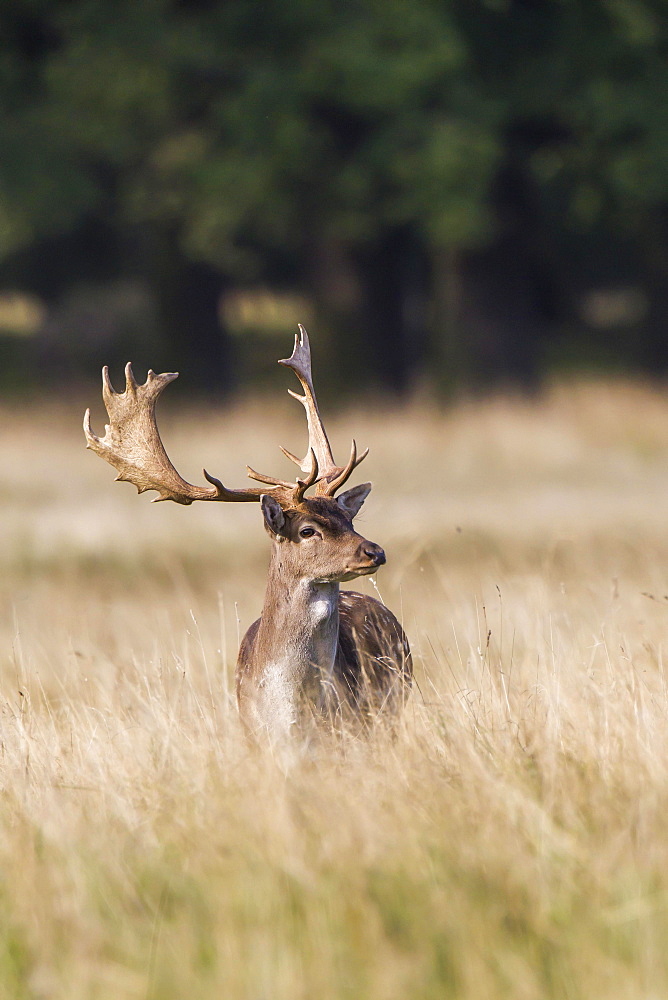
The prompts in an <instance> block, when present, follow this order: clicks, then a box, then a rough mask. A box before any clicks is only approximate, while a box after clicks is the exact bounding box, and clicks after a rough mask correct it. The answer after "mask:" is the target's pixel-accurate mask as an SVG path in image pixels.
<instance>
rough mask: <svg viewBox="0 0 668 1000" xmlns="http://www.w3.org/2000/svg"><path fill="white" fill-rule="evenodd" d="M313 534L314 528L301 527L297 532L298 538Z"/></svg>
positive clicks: (309, 536) (311, 536) (310, 536)
mask: <svg viewBox="0 0 668 1000" xmlns="http://www.w3.org/2000/svg"><path fill="white" fill-rule="evenodd" d="M314 535H315V528H302V529H301V531H300V532H299V537H300V538H313V536H314Z"/></svg>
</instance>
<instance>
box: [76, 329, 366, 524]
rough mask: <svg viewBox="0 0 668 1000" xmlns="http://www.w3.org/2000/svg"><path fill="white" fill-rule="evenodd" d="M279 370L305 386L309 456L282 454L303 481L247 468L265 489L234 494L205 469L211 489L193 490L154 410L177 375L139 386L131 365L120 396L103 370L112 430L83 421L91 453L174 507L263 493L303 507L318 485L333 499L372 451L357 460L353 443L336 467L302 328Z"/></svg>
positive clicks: (321, 492) (251, 498) (167, 374)
mask: <svg viewBox="0 0 668 1000" xmlns="http://www.w3.org/2000/svg"><path fill="white" fill-rule="evenodd" d="M280 364H284V365H288V366H289V367H291V368H293V369H294V370H295V372H296V373H297V376H298V377H299V380H300V381H301V383H302V385H303V386H304V390H305V396H296V394H295V393H292V395H293V396H296V398H297V399H300V400H301V401H302V402H303V403H304V406H305V408H306V414H307V419H308V426H309V450H308V452H307V453H306V457H305V458H304V461H303V462H299V460H298V459H297V458H295V456H294V455H292V454H291V453H290V452H288V451H285V449H282V451H284V453H285V454H286V455H287V456H288V458H291V459H292V461H294V462H296V463H297V464H298V465H299V467H300V468H301V470H302V472H304V473H306V475H305V477H304V478H302V479H297V480H296V482H294V483H288V482H285V481H284V480H281V479H274V478H273V477H271V476H265V475H263V474H262V473H258V472H254V471H253V470H252V469H250V468H248V470H247V471H248V475H249V476H250V477H251V478H252V479H255V480H256V481H257V482H260V483H264V484H265V485H264V487H258V486H250V487H248V488H246V489H242V490H231V489H228V488H227V487H226V486H223V484H222V483H221V482H220V480H219V479H216V478H215V477H214V476H210V475H209V473H208V472H207V471H206V469H204V470H203V472H204V477H205V478H206V480H207V481H208V482H209V483H211V486H210V487H206V486H193V485H192V484H191V483H188V482H186V480H185V479H183V478H182V477H181V476H180V475H179V473H178V472H177V471H176V469H175V468H174V466H173V465H172V463H171V462H170V460H169V458H168V456H167V452H166V451H165V449H164V446H163V443H162V441H161V440H160V433H159V431H158V426H157V423H156V418H155V405H156V402H157V400H158V397H159V396H160V393H161V392H162V391H163V389H164V388H165V386H167V385H169V383H170V382H173V381H174V379H175V378H178V375H177V373H176V372H165V373H163V374H162V375H156V374H155V373H154V372H153V371H149V373H148V376H147V378H146V382H145V383H144V384H143V385H138V384H137V382H136V381H135V378H134V375H133V373H132V367H131V365H130V364H129V363H128V364H127V365H126V366H125V391H124V392H116V391H115V390H114V388H113V386H112V384H111V382H110V380H109V369H108V368H107V367H106V366H105V367H104V368H103V369H102V398H103V400H104V404H105V406H106V408H107V413H108V414H109V421H110V422H109V424H107V425H106V427H105V434H104V437H102V438H100V437H98V436H97V435H96V434H95V433H94V432H93V430H92V429H91V425H90V410H86V414H85V416H84V433H85V435H86V447H88V448H90V449H91V450H92V451H94V452H95V453H96V454H97V455H99V456H100V457H101V458H104V459H105V460H106V461H107V462H109V463H110V465H113V467H114V468H115V469H116V470H117V472H118V475H117V477H116V479H117V480H123V481H125V482H129V483H134V485H135V486H136V487H137V490H138V492H139V493H143V492H144V491H145V490H156V492H157V493H158V496H157V497H156V498H155V499H156V500H174V501H175V503H181V504H191V503H192V502H193V501H194V500H220V501H224V502H227V503H233V502H237V503H239V502H241V503H248V502H253V501H259V499H260V497H261V496H262V494H263V493H271V494H272V495H273V496H274V497H275V498H276V499H277V500H278V502H279V503H280V504H281V506H283V507H285V508H288V507H295V506H298V505H299V504H300V503H301V502H302V500H303V498H304V494H305V493H306V491H307V490H308V489H309V487H311V486H313V485H314V484H316V492H317V493H318V494H319V495H320V496H334V494H335V492H336V490H337V489H339V487H340V486H342V485H343V483H344V482H345V481H346V480H347V479H348V477H349V476H350V474H351V472H352V471H353V469H354V468H355V466H356V465H359V463H360V462H361V461H362V459H363V458H365V457H366V455H367V453H368V449H367V451H365V452H364V454H363V455H362V456H361V457H360V458H357V450H356V448H355V442H354V441H353V449H352V453H351V456H350V460H349V462H348V464H347V465H346V466H345V467H340V466H337V465H335V464H334V461H333V459H332V453H331V449H330V447H329V441H328V440H327V435H326V434H325V429H324V427H323V425H322V421H321V419H320V414H319V413H318V404H317V402H316V399H315V394H314V392H313V383H312V379H311V352H310V348H309V342H308V334H307V333H306V330H305V329H304V327H303V326H301V325H300V327H299V337H297V338H296V340H295V349H294V351H293V353H292V357H291V358H289V359H288V360H286V361H281V362H280Z"/></svg>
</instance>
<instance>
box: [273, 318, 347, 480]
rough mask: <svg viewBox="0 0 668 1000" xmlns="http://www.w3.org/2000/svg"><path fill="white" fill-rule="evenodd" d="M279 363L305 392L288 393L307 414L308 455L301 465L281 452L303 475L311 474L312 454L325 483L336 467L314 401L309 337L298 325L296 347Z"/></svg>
mask: <svg viewBox="0 0 668 1000" xmlns="http://www.w3.org/2000/svg"><path fill="white" fill-rule="evenodd" d="M278 363H279V365H285V366H286V368H292V370H293V371H294V373H295V375H296V376H297V378H298V379H299V381H300V382H301V384H302V388H303V390H304V395H303V396H300V395H299V393H297V392H293V391H292V389H288V392H289V393H290V395H291V396H293V397H294V398H295V399H298V400H299V402H300V403H301V404H302V406H303V407H304V409H305V410H306V421H307V423H308V451H307V452H306V455H305V456H304V458H303V460H302V461H301V462H300V461H299V459H298V458H297V457H296V456H295V455H293V454H292V452H289V451H286V450H285V449H283V448H282V449H281V451H283V453H284V454H285V455H287V457H288V458H289V459H290V460H291V461H292V462H294V463H295V465H298V466H299V468H300V469H301V470H302V472H306V473H308V472H309V470H310V453H311V451H313V452H314V454H315V456H316V458H317V460H318V467H319V469H320V476H321V478H323V479H326V478H327V477H328V476H331V475H332V473H334V472H338V466H337V465H335V463H334V459H333V457H332V449H331V448H330V444H329V440H328V439H327V434H326V432H325V428H324V426H323V423H322V418H321V416H320V411H319V410H318V402H317V400H316V397H315V391H314V389H313V377H312V375H311V345H310V343H309V339H308V333H307V332H306V330H305V329H304V327H303V326H302V324H301V323H300V324H299V333H298V334H296V335H295V346H294V350H293V351H292V354H291V355H290V357H289V358H284V359H283V360H281V361H279V362H278Z"/></svg>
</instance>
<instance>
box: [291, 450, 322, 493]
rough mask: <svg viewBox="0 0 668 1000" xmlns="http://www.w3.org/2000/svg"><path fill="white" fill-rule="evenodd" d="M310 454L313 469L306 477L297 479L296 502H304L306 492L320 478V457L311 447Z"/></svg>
mask: <svg viewBox="0 0 668 1000" xmlns="http://www.w3.org/2000/svg"><path fill="white" fill-rule="evenodd" d="M309 454H310V456H311V470H310V472H309V474H308V476H307V477H306V479H298V480H297V488H296V489H295V493H294V502H295V503H301V502H302V500H303V499H304V494H305V493H306V491H307V489H308V488H309V487H310V486H313V484H314V482H315V481H316V480H317V478H318V458H317V456H316V453H315V452H314V451H313V448H311V449H310V452H309Z"/></svg>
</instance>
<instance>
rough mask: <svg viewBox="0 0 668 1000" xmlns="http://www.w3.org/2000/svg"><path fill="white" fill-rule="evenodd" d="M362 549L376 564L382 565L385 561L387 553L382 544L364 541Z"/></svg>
mask: <svg viewBox="0 0 668 1000" xmlns="http://www.w3.org/2000/svg"><path fill="white" fill-rule="evenodd" d="M362 551H363V552H364V555H365V556H366V557H367V559H370V560H371V562H372V563H373V564H374V565H375V566H382V565H383V564H384V563H385V553H384V552H383V550H382V549H381V547H380V545H376V543H375V542H364V544H363V545H362Z"/></svg>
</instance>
